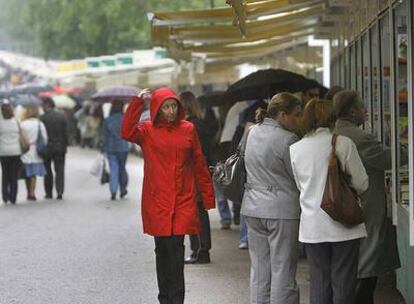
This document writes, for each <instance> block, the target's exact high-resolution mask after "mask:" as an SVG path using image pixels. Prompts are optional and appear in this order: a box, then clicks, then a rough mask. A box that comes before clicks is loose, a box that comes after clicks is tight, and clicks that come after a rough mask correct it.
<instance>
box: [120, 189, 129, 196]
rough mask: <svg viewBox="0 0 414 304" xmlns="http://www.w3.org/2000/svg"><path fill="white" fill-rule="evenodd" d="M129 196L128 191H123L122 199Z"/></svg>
mask: <svg viewBox="0 0 414 304" xmlns="http://www.w3.org/2000/svg"><path fill="white" fill-rule="evenodd" d="M127 194H128V191H127V190H125V191H122V192H121V198H124V196H125V195H127Z"/></svg>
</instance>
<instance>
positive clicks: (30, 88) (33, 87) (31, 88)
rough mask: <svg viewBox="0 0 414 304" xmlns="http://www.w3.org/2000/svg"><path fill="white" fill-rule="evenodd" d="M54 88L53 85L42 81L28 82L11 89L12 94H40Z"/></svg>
mask: <svg viewBox="0 0 414 304" xmlns="http://www.w3.org/2000/svg"><path fill="white" fill-rule="evenodd" d="M51 90H53V87H52V86H51V85H49V84H40V83H27V84H22V85H19V86H17V87H14V88H13V89H12V90H11V93H12V95H18V94H34V95H36V94H39V93H41V92H47V91H51Z"/></svg>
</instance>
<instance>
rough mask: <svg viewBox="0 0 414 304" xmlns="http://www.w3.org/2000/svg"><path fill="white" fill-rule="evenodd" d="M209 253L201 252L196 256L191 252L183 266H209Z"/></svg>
mask: <svg viewBox="0 0 414 304" xmlns="http://www.w3.org/2000/svg"><path fill="white" fill-rule="evenodd" d="M210 262H211V261H210V253H209V252H208V251H201V252H199V253H198V254H197V253H195V252H193V253H192V254H191V255H190V256H189V257H187V258H186V259H185V260H184V264H209V263H210Z"/></svg>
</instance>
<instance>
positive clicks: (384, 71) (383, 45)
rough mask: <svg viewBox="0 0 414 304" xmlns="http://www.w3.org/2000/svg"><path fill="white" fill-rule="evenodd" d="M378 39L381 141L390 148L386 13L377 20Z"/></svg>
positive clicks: (388, 33) (389, 56) (387, 28)
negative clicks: (381, 121)
mask: <svg viewBox="0 0 414 304" xmlns="http://www.w3.org/2000/svg"><path fill="white" fill-rule="evenodd" d="M379 34H380V37H379V40H380V53H381V54H380V83H381V87H380V89H381V107H382V120H383V123H382V142H383V143H384V144H385V145H386V146H387V147H389V148H391V124H392V122H391V83H390V79H391V78H390V76H391V60H390V58H391V36H390V15H389V13H386V14H385V15H383V16H382V17H381V19H380V20H379Z"/></svg>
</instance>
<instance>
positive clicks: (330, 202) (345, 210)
mask: <svg viewBox="0 0 414 304" xmlns="http://www.w3.org/2000/svg"><path fill="white" fill-rule="evenodd" d="M337 137H338V134H333V136H332V152H331V155H330V157H329V166H328V177H327V179H326V184H325V190H324V192H323V197H322V203H321V208H322V210H324V211H325V212H326V213H328V215H329V216H330V217H331V218H332V219H333V220H335V221H337V222H340V223H341V224H343V225H346V226H355V225H358V224H361V223H363V222H364V213H363V210H362V207H361V204H360V198H359V196H358V194H357V193H356V191H355V190H354V189H353V188H351V186H350V179H351V178H350V176H349V175H348V174H346V173H345V172H343V171H342V169H341V164H340V162H339V159H338V157H337V156H336V149H335V146H336V139H337Z"/></svg>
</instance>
